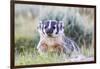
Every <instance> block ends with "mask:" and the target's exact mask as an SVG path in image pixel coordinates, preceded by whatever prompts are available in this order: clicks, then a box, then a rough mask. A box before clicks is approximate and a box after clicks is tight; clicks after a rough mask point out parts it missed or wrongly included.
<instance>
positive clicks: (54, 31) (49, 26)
mask: <svg viewBox="0 0 100 69" xmlns="http://www.w3.org/2000/svg"><path fill="white" fill-rule="evenodd" d="M38 31H39V33H40V35H42V36H45V37H58V36H59V35H62V34H63V32H64V23H63V22H62V21H56V20H45V21H40V23H39V25H38Z"/></svg>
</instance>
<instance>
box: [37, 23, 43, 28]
mask: <svg viewBox="0 0 100 69" xmlns="http://www.w3.org/2000/svg"><path fill="white" fill-rule="evenodd" d="M41 27H42V21H39V23H38V26H37V29H41Z"/></svg>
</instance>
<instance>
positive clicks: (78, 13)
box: [15, 4, 94, 65]
mask: <svg viewBox="0 0 100 69" xmlns="http://www.w3.org/2000/svg"><path fill="white" fill-rule="evenodd" d="M48 8H49V9H48ZM93 11H94V10H93V9H92V8H88V9H87V8H73V7H70V8H66V7H64V8H62V7H50V6H47V7H46V6H39V5H38V6H35V5H34V6H31V5H20V4H18V5H16V6H15V65H30V64H45V63H61V62H65V59H64V58H62V56H63V55H60V56H58V55H56V54H55V55H53V56H52V55H50V54H49V55H48V56H47V55H46V54H45V55H40V54H38V52H37V49H36V47H37V44H38V42H39V40H40V37H39V33H38V32H37V28H36V26H37V24H38V23H39V21H40V20H48V19H53V20H57V21H59V20H62V21H64V24H65V28H64V29H65V31H64V33H65V35H66V36H68V37H70V38H72V39H73V40H74V41H75V42H76V43H77V44H78V45H79V47H80V49H81V52H82V54H83V55H85V56H86V57H93V56H94V51H93V50H94V47H93V45H94V44H93V42H94V39H93V36H94V30H93V28H94V27H93V22H94V21H93V20H94V19H93V17H94V15H93ZM88 12H89V13H88ZM91 15H92V16H91ZM66 62H69V60H67V61H66Z"/></svg>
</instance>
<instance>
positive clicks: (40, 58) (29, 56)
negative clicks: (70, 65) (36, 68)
mask: <svg viewBox="0 0 100 69" xmlns="http://www.w3.org/2000/svg"><path fill="white" fill-rule="evenodd" d="M93 49H94V48H93V47H91V48H85V47H82V48H81V52H82V54H83V55H84V56H85V57H86V58H88V57H93V56H94V51H93ZM65 60H66V61H65ZM64 62H66V63H67V62H71V61H70V60H69V59H66V58H64V55H60V56H58V55H57V54H53V55H51V54H42V55H40V54H38V53H37V51H36V50H34V51H30V52H28V51H24V52H22V53H20V54H18V55H16V57H15V65H16V66H18V65H34V64H50V63H64Z"/></svg>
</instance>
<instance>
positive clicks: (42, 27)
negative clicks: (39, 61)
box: [37, 20, 80, 56]
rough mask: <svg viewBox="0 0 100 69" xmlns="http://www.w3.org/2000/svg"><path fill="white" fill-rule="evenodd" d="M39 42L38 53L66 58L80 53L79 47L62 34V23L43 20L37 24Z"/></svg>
mask: <svg viewBox="0 0 100 69" xmlns="http://www.w3.org/2000/svg"><path fill="white" fill-rule="evenodd" d="M37 28H38V32H39V34H40V41H39V43H38V46H37V49H38V52H39V53H58V54H66V55H68V56H71V55H72V54H73V55H76V54H79V53H80V48H79V46H78V45H77V44H76V43H75V41H73V40H72V39H71V38H69V37H67V36H65V34H64V22H63V21H57V20H44V21H40V23H39V24H38V27H37Z"/></svg>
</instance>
